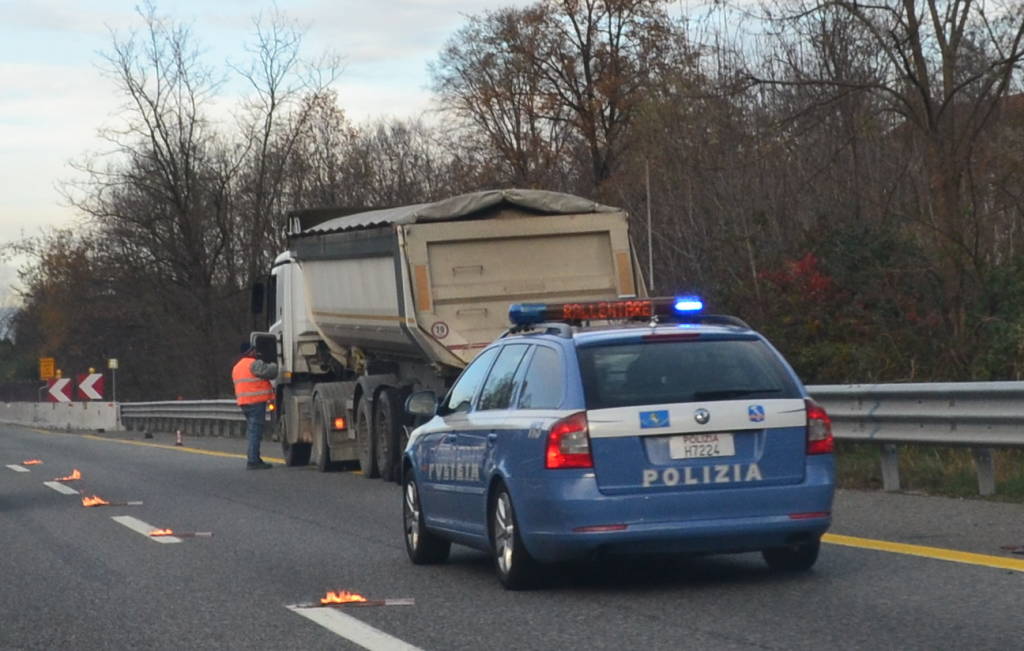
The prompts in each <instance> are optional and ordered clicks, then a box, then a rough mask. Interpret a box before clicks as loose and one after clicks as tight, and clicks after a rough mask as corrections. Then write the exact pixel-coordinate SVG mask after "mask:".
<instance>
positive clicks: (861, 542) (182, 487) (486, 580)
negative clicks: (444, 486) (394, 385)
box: [0, 425, 1024, 650]
mask: <svg viewBox="0 0 1024 651" xmlns="http://www.w3.org/2000/svg"><path fill="white" fill-rule="evenodd" d="M243 452H244V443H243V442H242V441H241V440H238V439H218V438H213V439H191V440H186V441H185V445H184V446H182V447H175V446H174V445H173V439H167V438H166V437H165V438H163V439H157V440H152V441H147V440H144V439H142V437H141V435H131V434H125V435H119V436H111V437H110V438H105V437H104V436H102V435H101V436H95V435H83V434H69V433H46V432H43V431H40V430H34V429H29V428H24V427H18V426H13V425H0V649H58V648H71V649H346V648H352V649H356V648H363V647H365V648H371V649H381V650H390V649H403V648H414V647H418V648H421V649H435V650H441V649H445V650H447V649H474V650H479V649H588V650H590V649H615V650H621V649H673V650H676V649H825V648H828V649H967V648H969V649H1018V648H1022V644H1024V643H1022V641H1021V640H1022V639H1024V609H1022V597H1024V556H1014V555H1013V554H1010V553H1008V552H1007V551H1004V550H1001V549H1000V547H1001V546H1003V545H1015V544H1016V545H1024V506H1020V505H1011V504H998V503H990V502H984V501H978V500H950V499H941V498H930V497H923V496H914V495H886V494H878V493H860V492H850V491H842V492H840V493H839V495H838V496H837V499H836V505H835V523H834V525H833V528H832V531H831V533H832V534H834V535H833V536H831V537H830V538H829V539H828V544H825V545H823V548H822V554H821V557H820V559H819V561H818V564H817V565H816V566H815V569H814V571H812V572H810V573H807V574H803V575H799V576H791V575H784V574H776V573H772V572H770V571H768V569H767V567H766V566H765V565H764V563H763V562H762V560H761V558H760V556H759V555H758V554H743V555H736V556H722V557H710V558H699V559H690V560H666V559H659V560H643V561H641V560H634V561H623V562H616V563H611V564H606V565H602V566H582V567H573V568H560V569H557V570H555V571H553V573H552V577H551V581H550V583H549V585H547V586H546V587H545V588H544V589H541V590H535V591H529V592H518V593H513V592H506V591H505V590H504V589H502V588H501V586H500V585H499V584H498V582H497V579H496V578H495V577H494V573H493V570H492V568H491V566H490V564H489V561H488V559H487V558H486V557H485V556H484V555H482V554H480V553H478V552H475V551H471V550H468V549H464V548H460V547H454V548H453V553H452V557H451V559H450V561H449V562H448V563H447V564H444V565H441V566H435V567H416V566H413V565H412V564H411V563H409V561H408V560H407V558H406V556H405V550H404V547H403V542H402V531H401V491H400V489H399V488H398V486H396V485H394V484H387V483H384V482H381V481H379V480H374V481H369V480H366V479H364V478H363V477H361V476H360V475H358V474H356V473H331V474H327V475H324V474H320V473H317V472H316V471H315V470H314V469H313V468H312V467H310V468H285V467H283V466H278V467H275V468H273V469H271V470H265V471H247V470H245V468H244V459H243V456H242V453H243ZM264 453H265V454H264V456H265V458H266V457H274V456H277V454H279V452H278V448H277V446H276V444H273V443H266V444H264ZM32 459H38V460H40V461H42V463H41V464H36V465H31V464H29V465H26V464H24V462H26V461H29V460H32ZM74 469H78V470H79V471H80V473H81V475H82V479H80V480H78V481H68V482H62V483H59V484H56V485H53V484H50V485H48V484H47V483H45V482H49V481H50V480H53V479H54V478H56V477H63V476H67V475H69V474H70V473H71V472H72V470H74ZM54 486H56V488H54ZM59 488H63V489H64V492H58V490H57V489H59ZM71 491H77V492H75V493H71ZM83 495H86V496H90V495H96V496H99V497H101V498H103V499H104V500H106V501H109V502H128V501H141V502H142V504H141V505H131V506H102V507H93V508H86V507H84V506H83V505H82V502H81V500H82V497H83ZM151 528H152V529H157V528H169V529H172V530H174V531H176V532H179V533H192V532H209V533H211V534H212V535H211V536H209V537H207V536H201V537H181V538H178V539H176V540H172V541H165V542H160V541H159V539H157V538H154V537H151V536H149V535H147V532H148V531H149V530H150V529H151ZM329 590H348V591H353V592H358V593H360V594H362V595H365V596H366V597H367V598H368V599H371V600H384V599H412V600H414V604H413V605H385V606H364V607H351V606H348V607H341V608H305V607H302V606H303V605H304V604H310V603H311V602H318V600H319V598H320V597H321V596H323V595H324V594H325V593H326V592H327V591H329Z"/></svg>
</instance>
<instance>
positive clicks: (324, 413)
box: [313, 393, 333, 472]
mask: <svg viewBox="0 0 1024 651" xmlns="http://www.w3.org/2000/svg"><path fill="white" fill-rule="evenodd" d="M332 420H333V416H332V414H331V407H330V405H329V404H328V402H327V400H325V399H324V397H323V396H322V395H321V394H319V393H315V394H313V463H314V464H315V465H316V469H317V470H319V471H320V472H328V471H330V470H332V469H333V464H332V463H331V445H330V442H329V440H330V431H329V429H330V425H331V421H332Z"/></svg>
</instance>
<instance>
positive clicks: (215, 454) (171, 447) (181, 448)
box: [29, 427, 284, 463]
mask: <svg viewBox="0 0 1024 651" xmlns="http://www.w3.org/2000/svg"><path fill="white" fill-rule="evenodd" d="M29 429H31V431H33V432H35V433H37V434H49V435H51V436H52V435H57V436H75V437H78V438H84V439H91V440H93V441H105V442H107V443H123V444H125V445H138V446H141V447H144V448H162V449H165V450H177V451H178V452H189V453H191V454H205V455H208V456H211V457H226V458H228V459H245V458H246V457H245V455H244V454H235V453H233V452H218V451H216V450H200V449H199V448H190V447H187V446H182V445H166V444H164V443H146V442H145V441H126V440H123V439H115V438H110V437H107V436H96V435H95V434H68V433H67V432H54V431H52V430H45V429H36V428H34V427H32V428H29ZM264 460H266V461H273V462H274V463H284V459H278V458H277V457H264Z"/></svg>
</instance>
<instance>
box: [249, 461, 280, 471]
mask: <svg viewBox="0 0 1024 651" xmlns="http://www.w3.org/2000/svg"><path fill="white" fill-rule="evenodd" d="M273 467H274V466H272V465H270V464H269V463H267V462H266V461H257V462H256V463H246V464H245V468H246V470H265V469H266V468H273Z"/></svg>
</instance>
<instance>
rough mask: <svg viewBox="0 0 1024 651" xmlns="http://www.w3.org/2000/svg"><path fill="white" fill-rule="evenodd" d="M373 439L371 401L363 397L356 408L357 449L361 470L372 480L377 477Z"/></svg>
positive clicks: (364, 475)
mask: <svg viewBox="0 0 1024 651" xmlns="http://www.w3.org/2000/svg"><path fill="white" fill-rule="evenodd" d="M373 439H374V436H373V414H372V412H371V411H370V401H369V399H368V398H366V397H365V396H363V398H362V399H361V400H360V401H359V404H358V405H357V406H356V448H357V449H358V451H359V468H360V469H361V470H362V471H363V477H369V478H371V479H372V478H374V477H376V476H377V459H376V458H375V456H374V446H373Z"/></svg>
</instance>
